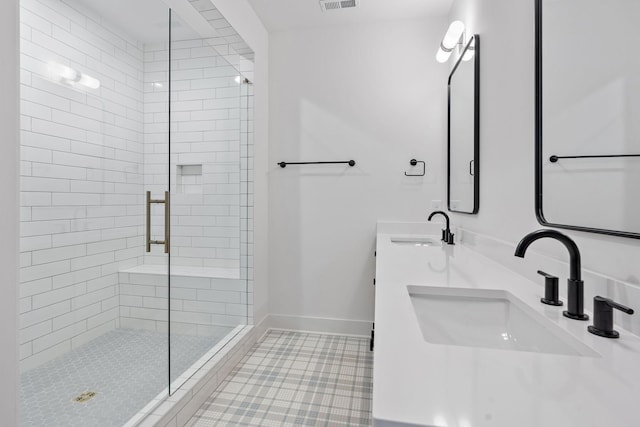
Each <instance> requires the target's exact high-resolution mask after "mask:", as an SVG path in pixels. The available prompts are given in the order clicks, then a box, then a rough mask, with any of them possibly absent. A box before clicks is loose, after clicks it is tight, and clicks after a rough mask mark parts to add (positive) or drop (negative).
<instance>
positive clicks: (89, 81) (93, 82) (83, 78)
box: [78, 74, 100, 89]
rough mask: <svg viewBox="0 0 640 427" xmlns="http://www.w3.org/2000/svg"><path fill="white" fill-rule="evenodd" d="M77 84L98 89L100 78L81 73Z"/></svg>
mask: <svg viewBox="0 0 640 427" xmlns="http://www.w3.org/2000/svg"><path fill="white" fill-rule="evenodd" d="M78 84H81V85H82V86H84V87H88V88H89V89H98V88H99V87H100V80H98V79H96V78H93V77H91V76H88V75H86V74H81V75H80V80H78Z"/></svg>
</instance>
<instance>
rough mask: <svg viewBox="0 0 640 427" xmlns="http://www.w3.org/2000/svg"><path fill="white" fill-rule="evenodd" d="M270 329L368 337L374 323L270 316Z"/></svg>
mask: <svg viewBox="0 0 640 427" xmlns="http://www.w3.org/2000/svg"><path fill="white" fill-rule="evenodd" d="M265 323H266V325H267V327H268V328H269V329H285V330H290V331H301V332H317V333H325V334H338V335H353V336H358V337H368V336H369V335H370V334H371V327H372V325H373V321H369V320H348V319H331V318H325V317H308V316H291V315H287V314H269V315H268V316H267V319H266V321H265Z"/></svg>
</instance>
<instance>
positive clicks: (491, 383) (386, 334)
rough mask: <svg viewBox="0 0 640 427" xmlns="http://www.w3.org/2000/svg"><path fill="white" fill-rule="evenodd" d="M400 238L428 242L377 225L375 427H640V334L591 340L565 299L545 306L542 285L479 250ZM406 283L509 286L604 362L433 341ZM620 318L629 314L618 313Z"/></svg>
mask: <svg viewBox="0 0 640 427" xmlns="http://www.w3.org/2000/svg"><path fill="white" fill-rule="evenodd" d="M412 233H413V234H412ZM400 235H402V236H403V237H409V236H412V237H424V234H416V230H415V229H414V230H408V229H406V227H405V229H403V228H402V227H400V228H397V229H396V230H394V228H393V226H392V225H389V224H387V225H386V226H384V227H380V226H379V228H378V236H377V246H376V250H377V262H376V290H375V292H376V297H375V301H376V303H375V352H374V365H373V366H374V367H373V384H374V386H373V419H374V423H373V425H374V427H381V426H385V427H386V426H412V425H415V426H434V427H435V426H437V427H534V426H535V427H555V426H558V427H559V426H568V427H573V426H575V427H577V426H581V427H584V426H593V427H604V426H612V427H638V426H640V409H639V406H638V405H639V402H640V401H639V400H638V399H639V396H640V338H639V337H637V336H635V335H633V334H631V333H630V332H628V331H626V330H624V329H623V328H621V327H620V326H619V325H618V324H616V329H617V330H618V331H620V334H621V337H620V339H617V340H616V339H606V338H601V337H598V336H595V335H592V334H590V333H589V332H587V326H588V325H590V324H592V321H593V319H592V318H591V319H590V320H589V321H586V322H581V321H576V320H570V319H567V318H565V317H563V316H562V310H563V309H566V302H565V307H551V306H546V305H544V304H541V303H540V302H539V301H540V297H541V296H542V295H541V294H542V293H543V291H544V288H543V287H542V286H541V285H539V284H536V283H534V282H531V281H529V280H527V279H526V278H524V277H522V276H520V275H518V274H516V273H514V272H512V271H511V270H508V269H507V268H505V267H503V266H502V265H500V264H498V263H496V262H494V261H492V260H490V259H488V258H485V257H484V256H482V255H481V254H479V253H478V252H475V251H473V250H471V249H469V248H467V247H465V246H464V245H461V244H456V245H455V246H449V245H444V246H441V245H436V246H412V245H402V244H394V243H392V242H391V237H395V236H400ZM438 237H439V236H438ZM438 237H436V239H437V238H438ZM541 279H542V278H541ZM408 285H423V286H437V287H456V288H478V289H506V290H508V291H509V292H510V293H512V294H513V295H514V296H516V297H517V298H519V299H520V300H522V301H524V302H525V303H527V304H528V305H529V306H530V307H531V308H532V309H533V310H535V312H537V313H539V314H541V315H542V316H544V317H546V318H548V319H550V320H552V321H553V322H554V323H556V324H557V325H558V326H559V327H560V328H562V329H563V330H565V331H567V332H568V333H570V334H572V335H573V336H574V337H576V338H577V339H578V340H579V341H581V342H582V343H584V344H586V345H587V346H588V347H590V348H591V349H592V350H594V351H595V353H597V356H595V357H591V356H568V355H559V354H546V353H533V352H525V351H507V350H498V349H489V348H479V347H465V346H453V345H441V344H432V343H429V342H427V341H425V340H424V338H423V335H422V332H421V330H420V326H419V324H418V321H417V318H416V314H415V312H414V309H413V305H412V302H411V298H410V296H409V292H408V290H407V286H408ZM565 293H566V281H565V280H564V279H563V278H561V280H560V295H561V298H562V299H563V300H564V297H563V295H565ZM635 308H636V309H637V308H639V307H635ZM591 309H592V301H590V300H589V301H585V312H587V313H588V314H589V315H590V316H591V314H592V313H591ZM636 315H638V314H636ZM619 316H624V314H622V313H618V312H616V313H615V317H619ZM591 317H592V316H591ZM469 327H470V328H473V325H469Z"/></svg>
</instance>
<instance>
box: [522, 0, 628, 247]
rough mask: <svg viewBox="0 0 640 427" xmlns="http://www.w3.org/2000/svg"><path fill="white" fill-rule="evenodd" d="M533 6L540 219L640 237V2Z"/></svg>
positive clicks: (567, 0) (544, 0) (558, 0)
mask: <svg viewBox="0 0 640 427" xmlns="http://www.w3.org/2000/svg"><path fill="white" fill-rule="evenodd" d="M535 7H536V160H535V161H536V168H535V169H536V179H535V182H536V186H535V208H536V216H537V218H538V221H539V222H540V223H541V224H542V225H546V226H550V227H559V228H567V229H573V230H580V231H586V232H594V233H602V234H609V235H616V236H623V237H631V238H636V239H637V238H640V197H639V196H638V192H637V186H638V184H639V183H640V120H638V116H640V96H638V94H640V58H639V57H638V55H636V54H635V53H634V50H633V46H634V43H635V41H636V40H640V26H638V25H637V18H638V17H639V16H640V2H639V1H637V0H607V1H602V0H536V5H535Z"/></svg>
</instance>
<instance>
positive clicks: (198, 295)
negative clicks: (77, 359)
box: [119, 266, 247, 336]
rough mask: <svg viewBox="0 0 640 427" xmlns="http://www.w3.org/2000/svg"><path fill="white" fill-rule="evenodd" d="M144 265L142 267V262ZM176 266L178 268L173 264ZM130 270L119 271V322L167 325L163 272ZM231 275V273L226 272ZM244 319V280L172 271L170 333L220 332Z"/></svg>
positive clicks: (157, 328) (154, 328) (151, 326)
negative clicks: (182, 273) (190, 274)
mask: <svg viewBox="0 0 640 427" xmlns="http://www.w3.org/2000/svg"><path fill="white" fill-rule="evenodd" d="M145 267H146V266H145ZM177 269H178V270H179V267H178V268H177ZM161 270H162V268H161V267H159V268H158V272H155V273H154V272H151V271H150V270H149V269H148V268H145V269H144V271H141V269H140V268H132V269H128V270H125V271H122V272H120V274H119V276H120V277H119V281H120V326H121V327H123V328H129V329H145V330H151V331H157V332H165V331H167V329H168V323H167V320H168V316H167V309H168V306H169V304H168V300H167V276H166V272H164V271H161ZM230 273H231V274H230V276H234V275H235V273H236V272H235V271H230ZM246 322H247V292H246V282H245V281H244V280H240V279H237V278H232V277H231V278H222V277H205V276H189V275H181V274H175V273H172V275H171V332H172V333H176V334H179V335H193V336H221V335H224V334H221V333H220V331H221V330H226V329H228V328H229V327H231V328H233V327H236V326H238V325H244V324H246Z"/></svg>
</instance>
